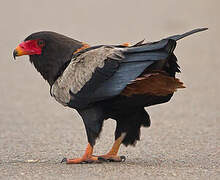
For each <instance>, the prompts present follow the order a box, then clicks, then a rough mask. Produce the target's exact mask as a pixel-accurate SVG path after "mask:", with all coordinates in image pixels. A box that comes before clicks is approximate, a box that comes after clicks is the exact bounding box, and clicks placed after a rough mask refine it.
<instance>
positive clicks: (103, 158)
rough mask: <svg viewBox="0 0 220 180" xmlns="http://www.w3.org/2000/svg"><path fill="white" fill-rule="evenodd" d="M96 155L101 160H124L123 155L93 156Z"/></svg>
mask: <svg viewBox="0 0 220 180" xmlns="http://www.w3.org/2000/svg"><path fill="white" fill-rule="evenodd" d="M93 157H97V158H98V160H99V161H102V162H124V161H125V160H126V157H125V156H117V155H109V154H106V155H102V156H93Z"/></svg>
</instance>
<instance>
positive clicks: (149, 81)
mask: <svg viewBox="0 0 220 180" xmlns="http://www.w3.org/2000/svg"><path fill="white" fill-rule="evenodd" d="M178 88H185V86H184V85H183V83H182V82H181V81H180V80H179V79H178V78H173V77H170V76H168V75H167V74H166V73H161V72H156V73H150V74H144V75H143V76H141V77H138V78H137V79H135V80H134V81H133V82H132V83H130V84H128V85H127V86H126V87H125V89H124V90H123V91H122V93H121V95H124V96H131V95H134V94H149V95H154V96H166V95H168V94H171V93H173V92H175V91H177V89H178Z"/></svg>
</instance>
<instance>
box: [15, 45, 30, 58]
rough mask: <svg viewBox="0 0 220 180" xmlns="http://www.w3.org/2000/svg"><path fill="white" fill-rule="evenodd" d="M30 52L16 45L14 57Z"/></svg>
mask: <svg viewBox="0 0 220 180" xmlns="http://www.w3.org/2000/svg"><path fill="white" fill-rule="evenodd" d="M27 54H28V52H26V51H25V50H24V49H23V48H22V47H21V46H20V45H18V47H16V49H15V50H14V51H13V57H14V59H16V57H17V56H22V55H27Z"/></svg>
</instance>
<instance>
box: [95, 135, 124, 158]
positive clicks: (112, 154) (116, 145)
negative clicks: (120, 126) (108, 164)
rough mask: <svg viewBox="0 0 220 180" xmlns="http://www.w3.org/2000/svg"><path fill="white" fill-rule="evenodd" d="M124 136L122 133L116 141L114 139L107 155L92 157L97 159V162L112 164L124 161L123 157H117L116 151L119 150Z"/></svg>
mask: <svg viewBox="0 0 220 180" xmlns="http://www.w3.org/2000/svg"><path fill="white" fill-rule="evenodd" d="M125 135H126V134H125V133H122V135H121V136H120V137H119V138H118V139H116V141H115V142H114V144H113V146H112V148H111V150H110V151H109V152H108V153H107V154H105V155H102V156H93V157H98V160H100V161H113V162H121V161H125V156H117V154H118V150H119V148H120V145H121V143H122V141H123V140H124V138H125Z"/></svg>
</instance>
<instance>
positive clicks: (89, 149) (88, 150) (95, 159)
mask: <svg viewBox="0 0 220 180" xmlns="http://www.w3.org/2000/svg"><path fill="white" fill-rule="evenodd" d="M92 153H93V146H92V145H90V144H88V145H87V147H86V151H85V153H84V155H83V156H82V157H81V158H75V159H67V158H64V159H63V160H62V161H61V163H62V162H66V164H80V163H94V162H96V163H97V162H101V161H100V160H99V159H98V157H95V156H92Z"/></svg>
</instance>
